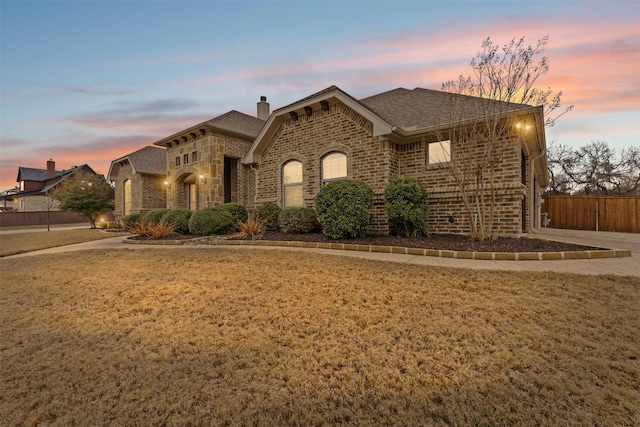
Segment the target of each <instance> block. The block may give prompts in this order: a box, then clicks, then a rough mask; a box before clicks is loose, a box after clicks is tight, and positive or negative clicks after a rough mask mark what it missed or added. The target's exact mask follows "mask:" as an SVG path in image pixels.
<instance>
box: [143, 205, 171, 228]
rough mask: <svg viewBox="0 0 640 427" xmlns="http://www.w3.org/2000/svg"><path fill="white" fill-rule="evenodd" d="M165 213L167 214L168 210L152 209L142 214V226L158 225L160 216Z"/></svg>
mask: <svg viewBox="0 0 640 427" xmlns="http://www.w3.org/2000/svg"><path fill="white" fill-rule="evenodd" d="M167 212H169V209H164V208H162V209H153V210H151V211H149V212H147V213H145V214H144V217H142V223H143V224H144V225H149V224H152V223H153V224H155V223H158V222H160V220H161V219H162V216H163V215H164V214H166V213H167Z"/></svg>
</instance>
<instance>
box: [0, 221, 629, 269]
mask: <svg viewBox="0 0 640 427" xmlns="http://www.w3.org/2000/svg"><path fill="white" fill-rule="evenodd" d="M531 237H537V238H543V239H549V240H558V241H564V242H570V243H578V244H585V245H591V246H598V247H604V248H609V249H627V250H630V251H631V257H624V258H603V259H580V260H562V261H485V260H467V259H457V258H438V257H428V256H417V255H403V254H391V253H380V252H359V251H346V250H331V249H307V248H291V247H277V248H276V247H267V246H233V247H229V246H225V245H211V246H209V245H184V246H183V245H177V246H174V245H130V244H125V243H123V237H122V236H119V237H113V238H109V239H104V240H96V241H93V242H87V243H80V244H76V245H69V246H63V247H58V248H51V249H44V250H40V251H35V252H29V253H25V254H19V255H13V256H10V257H4V258H2V260H11V259H15V258H20V257H25V256H34V255H43V254H50V253H60V252H70V251H81V250H89V249H102V250H111V249H126V250H164V251H167V250H169V251H175V250H181V251H188V250H212V251H225V250H226V251H228V250H248V251H251V250H262V251H264V250H273V251H281V250H287V251H306V252H309V251H313V252H314V253H322V254H329V255H338V256H349V257H355V258H365V259H371V260H379V261H390V262H401V263H408V264H416V265H430V266H440V267H454V268H470V269H482V270H502V271H549V272H556V273H577V274H589V275H598V274H615V275H623V276H635V277H640V261H638V260H639V259H640V234H631V233H607V232H587V231H577V230H556V229H551V228H549V229H542V230H539V231H538V232H536V233H535V234H533V235H532V236H531Z"/></svg>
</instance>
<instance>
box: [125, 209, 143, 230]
mask: <svg viewBox="0 0 640 427" xmlns="http://www.w3.org/2000/svg"><path fill="white" fill-rule="evenodd" d="M142 216H143V214H139V213H132V214H129V215H126V216H124V217H122V219H121V220H120V221H121V222H122V226H123V227H124V229H125V230H127V231H130V230H131V229H132V228H133V227H134V226H135V225H136V223H137V222H138V221H140V220H142Z"/></svg>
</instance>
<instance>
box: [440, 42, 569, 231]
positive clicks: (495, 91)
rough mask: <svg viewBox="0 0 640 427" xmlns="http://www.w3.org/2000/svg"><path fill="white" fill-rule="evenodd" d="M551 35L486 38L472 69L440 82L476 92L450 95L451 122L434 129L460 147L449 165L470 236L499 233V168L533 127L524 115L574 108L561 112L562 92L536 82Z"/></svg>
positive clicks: (458, 90)
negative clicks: (530, 40) (501, 40)
mask: <svg viewBox="0 0 640 427" xmlns="http://www.w3.org/2000/svg"><path fill="white" fill-rule="evenodd" d="M547 41H548V37H543V38H542V39H540V40H538V42H537V44H536V45H535V46H528V45H526V44H525V41H524V37H523V38H521V39H519V40H516V39H513V40H511V42H510V43H508V44H506V45H504V46H500V45H498V44H496V43H494V42H493V41H492V40H491V39H490V38H487V39H486V40H484V41H483V42H482V49H481V50H480V51H478V52H477V54H476V56H475V57H474V58H473V59H472V61H471V68H472V70H473V74H472V75H470V76H464V75H460V76H459V78H458V79H457V80H450V81H447V82H445V83H443V85H442V88H443V90H445V91H447V92H451V93H453V94H459V95H468V96H472V97H475V98H474V99H472V98H468V97H456V96H451V97H449V98H448V102H447V105H444V106H443V108H445V109H446V110H447V111H448V114H449V124H448V126H447V127H446V129H444V128H443V129H436V130H435V131H434V133H435V135H436V137H437V138H438V140H443V139H446V140H450V141H451V146H452V147H453V146H455V147H456V151H455V156H451V157H450V158H451V164H450V167H449V168H448V169H447V170H448V171H449V174H450V176H451V178H452V179H453V181H454V182H455V184H456V186H457V187H458V189H459V192H460V194H461V196H462V201H463V204H464V206H465V210H466V213H467V217H468V218H467V219H468V221H469V224H470V227H471V237H472V238H476V239H482V240H484V239H487V238H490V239H495V238H496V237H497V231H496V230H495V227H494V225H495V224H494V222H495V212H496V179H495V176H496V168H497V167H498V165H500V164H501V163H502V161H503V156H504V155H506V154H507V153H509V149H505V146H508V145H509V144H511V145H512V146H513V144H514V143H515V142H519V141H520V138H521V137H522V133H525V132H533V129H531V128H530V127H531V126H532V124H531V123H526V122H524V121H521V118H522V117H523V116H524V115H527V114H528V115H537V116H538V117H540V120H543V117H545V116H546V117H547V119H546V122H545V124H546V125H548V126H552V125H553V124H554V123H555V120H556V119H557V118H558V117H560V116H562V115H563V114H564V113H566V112H567V111H570V110H571V109H572V108H573V106H570V107H569V108H567V109H565V111H564V112H562V113H560V114H557V110H558V108H560V99H561V96H562V92H557V93H554V92H553V91H552V90H551V89H550V88H547V89H538V88H536V87H535V85H536V83H537V82H538V79H539V78H540V77H541V76H543V75H545V74H546V73H547V72H548V70H549V63H548V60H547V58H546V57H544V56H542V57H541V56H540V55H541V54H542V53H543V52H544V49H545V46H546V44H547ZM553 114H555V116H554V117H552V116H553ZM518 147H519V145H518Z"/></svg>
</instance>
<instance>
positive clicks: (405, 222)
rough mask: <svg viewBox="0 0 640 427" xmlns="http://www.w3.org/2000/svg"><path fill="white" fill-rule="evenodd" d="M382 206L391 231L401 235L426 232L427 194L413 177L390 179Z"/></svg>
mask: <svg viewBox="0 0 640 427" xmlns="http://www.w3.org/2000/svg"><path fill="white" fill-rule="evenodd" d="M384 206H385V213H386V214H387V218H389V225H390V226H391V231H392V233H394V234H396V235H398V236H402V237H418V236H425V235H426V234H427V232H428V227H427V214H428V213H429V208H428V206H429V205H428V194H427V190H426V188H425V187H424V185H422V184H421V183H419V182H418V181H416V180H415V179H414V178H396V179H392V180H391V181H390V182H389V184H387V186H386V187H385V189H384Z"/></svg>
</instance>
